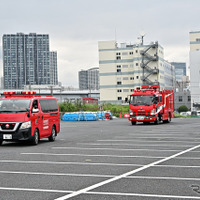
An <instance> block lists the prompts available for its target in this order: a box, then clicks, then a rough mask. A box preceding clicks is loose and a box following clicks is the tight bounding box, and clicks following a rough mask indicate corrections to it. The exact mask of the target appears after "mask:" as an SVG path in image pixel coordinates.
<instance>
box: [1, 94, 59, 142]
mask: <svg viewBox="0 0 200 200" xmlns="http://www.w3.org/2000/svg"><path fill="white" fill-rule="evenodd" d="M3 94H4V95H5V97H4V98H0V145H1V144H2V143H3V141H31V142H32V144H34V145H37V144H38V142H39V140H40V139H42V138H48V139H49V141H54V140H55V138H56V136H57V134H58V133H59V131H60V114H59V108H58V103H57V100H56V98H55V97H51V96H48V97H41V96H37V95H36V92H34V91H22V92H4V93H3Z"/></svg>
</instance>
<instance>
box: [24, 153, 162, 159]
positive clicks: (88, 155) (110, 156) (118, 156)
mask: <svg viewBox="0 0 200 200" xmlns="http://www.w3.org/2000/svg"><path fill="white" fill-rule="evenodd" d="M21 154H22V155H45V156H80V157H83V156H84V157H109V158H165V157H161V156H127V155H99V154H98V155H95V154H70V153H63V154H61V153H58V154H55V153H21Z"/></svg>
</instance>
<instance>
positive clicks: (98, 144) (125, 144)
mask: <svg viewBox="0 0 200 200" xmlns="http://www.w3.org/2000/svg"><path fill="white" fill-rule="evenodd" d="M77 144H80V145H87V146H88V145H91V146H106V145H113V146H114V145H120V146H135V147H138V146H139V147H142V146H145V147H166V146H167V147H174V144H173V145H157V144H155V145H154V144H152V145H151V144H149V145H148V144H147V145H146V144H139V145H137V144H131V143H77ZM176 147H191V145H176ZM179 150H180V149H179Z"/></svg>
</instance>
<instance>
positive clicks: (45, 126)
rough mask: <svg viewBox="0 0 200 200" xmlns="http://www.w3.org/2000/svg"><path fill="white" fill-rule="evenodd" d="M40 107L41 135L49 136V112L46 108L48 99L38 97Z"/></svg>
mask: <svg viewBox="0 0 200 200" xmlns="http://www.w3.org/2000/svg"><path fill="white" fill-rule="evenodd" d="M39 103H40V107H41V115H42V135H43V137H49V136H50V133H51V130H50V128H51V127H50V113H49V108H48V101H47V100H46V99H40V101H39Z"/></svg>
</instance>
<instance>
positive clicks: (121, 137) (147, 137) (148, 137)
mask: <svg viewBox="0 0 200 200" xmlns="http://www.w3.org/2000/svg"><path fill="white" fill-rule="evenodd" d="M115 138H119V139H127V140H128V139H133V140H134V139H150V138H151V139H153V138H154V139H180V137H166V136H163V137H160V136H157V137H152V136H151V135H149V136H146V137H136V136H135V137H124V136H116V137H115ZM181 139H186V140H200V138H191V137H181Z"/></svg>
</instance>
